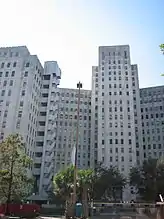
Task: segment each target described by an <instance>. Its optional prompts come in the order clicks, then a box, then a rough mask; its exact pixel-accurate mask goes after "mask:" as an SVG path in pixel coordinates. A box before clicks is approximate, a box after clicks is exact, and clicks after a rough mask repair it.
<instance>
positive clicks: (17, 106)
mask: <svg viewBox="0 0 164 219" xmlns="http://www.w3.org/2000/svg"><path fill="white" fill-rule="evenodd" d="M42 75H43V67H42V65H41V63H40V61H39V60H38V58H37V56H35V55H30V53H29V51H28V49H27V48H26V47H25V46H21V47H7V48H0V140H1V141H2V140H3V139H4V138H5V137H7V136H8V135H9V134H11V133H20V134H21V135H22V136H23V139H24V142H25V143H26V144H25V145H26V148H25V149H26V153H27V154H28V155H29V156H30V157H31V158H32V159H34V156H35V141H36V135H37V131H36V130H37V120H38V116H39V103H40V96H41V84H42Z"/></svg>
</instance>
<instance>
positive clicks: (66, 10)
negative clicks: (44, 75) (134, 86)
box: [0, 0, 164, 89]
mask: <svg viewBox="0 0 164 219" xmlns="http://www.w3.org/2000/svg"><path fill="white" fill-rule="evenodd" d="M163 12H164V1H163V0H156V1H155V0H151V1H150V0H136V1H135V0H28V1H27V0H14V1H12V0H2V1H1V13H0V20H1V34H0V46H17V45H27V47H28V48H29V50H30V52H31V53H32V54H37V55H38V57H39V59H40V60H41V62H42V63H43V62H44V61H46V60H57V61H58V63H59V65H60V67H61V70H62V78H61V87H69V88H76V83H77V82H78V81H79V80H80V81H81V82H82V83H83V87H84V88H85V89H90V88H91V74H92V72H91V69H92V65H97V63H98V46H103V45H119V44H129V45H130V48H131V62H132V63H133V64H136V63H137V64H138V68H139V78H140V87H147V86H155V85H162V84H164V77H163V78H162V77H161V76H160V74H161V73H162V72H164V56H162V54H161V53H160V50H159V44H160V43H164V13H163Z"/></svg>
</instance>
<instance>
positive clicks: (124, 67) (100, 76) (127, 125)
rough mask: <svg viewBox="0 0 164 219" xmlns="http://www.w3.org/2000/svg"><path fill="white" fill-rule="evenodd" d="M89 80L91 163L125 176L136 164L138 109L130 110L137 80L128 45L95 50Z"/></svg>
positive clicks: (125, 194) (133, 103) (126, 194)
mask: <svg viewBox="0 0 164 219" xmlns="http://www.w3.org/2000/svg"><path fill="white" fill-rule="evenodd" d="M132 68H133V69H135V70H133V71H132ZM135 75H136V76H135ZM92 77H93V78H92V83H93V84H92V110H93V111H92V117H93V120H92V141H93V144H92V147H94V148H95V154H94V155H95V159H94V160H95V163H96V162H100V163H102V164H103V165H104V166H107V167H111V166H116V167H117V168H118V169H119V170H120V172H121V173H122V174H124V175H125V176H128V175H129V172H130V169H131V168H132V167H133V166H135V165H136V133H135V126H136V124H135V116H134V115H135V113H134V112H135V110H136V112H137V110H139V108H138V107H136V109H135V110H134V106H135V101H136V100H135V98H136V95H137V98H139V97H138V95H139V87H138V83H137V81H136V83H135V81H133V78H134V80H137V78H138V76H137V66H136V65H135V66H133V65H131V61H130V49H129V46H126V45H125V46H104V47H99V65H98V66H97V67H93V68H92ZM137 113H138V112H137ZM92 153H93V152H92ZM130 196H131V193H130V191H129V189H127V190H126V191H125V192H124V200H129V199H130Z"/></svg>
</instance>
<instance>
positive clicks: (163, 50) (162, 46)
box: [160, 44, 164, 54]
mask: <svg viewBox="0 0 164 219" xmlns="http://www.w3.org/2000/svg"><path fill="white" fill-rule="evenodd" d="M160 49H161V51H162V53H163V54H164V44H161V45H160Z"/></svg>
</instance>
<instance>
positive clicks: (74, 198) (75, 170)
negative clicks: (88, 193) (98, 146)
mask: <svg viewBox="0 0 164 219" xmlns="http://www.w3.org/2000/svg"><path fill="white" fill-rule="evenodd" d="M77 88H78V102H77V127H76V146H75V166H74V187H73V204H74V206H75V204H76V186H77V154H78V153H77V149H78V144H79V113H80V89H81V88H82V83H80V81H79V83H78V84H77Z"/></svg>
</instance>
